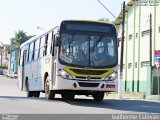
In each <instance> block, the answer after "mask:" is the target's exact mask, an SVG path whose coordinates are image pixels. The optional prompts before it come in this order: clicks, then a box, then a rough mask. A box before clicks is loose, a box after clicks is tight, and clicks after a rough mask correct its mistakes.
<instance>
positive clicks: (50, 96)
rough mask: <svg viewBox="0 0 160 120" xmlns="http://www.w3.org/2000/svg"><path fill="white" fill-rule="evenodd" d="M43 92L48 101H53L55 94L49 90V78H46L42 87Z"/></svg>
mask: <svg viewBox="0 0 160 120" xmlns="http://www.w3.org/2000/svg"><path fill="white" fill-rule="evenodd" d="M44 91H45V97H46V99H48V100H53V99H54V97H55V92H54V91H53V90H50V85H49V78H48V77H47V78H46V82H45V85H44Z"/></svg>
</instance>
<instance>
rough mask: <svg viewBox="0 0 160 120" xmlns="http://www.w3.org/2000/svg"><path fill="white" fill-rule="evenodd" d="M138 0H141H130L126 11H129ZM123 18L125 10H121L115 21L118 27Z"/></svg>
mask: <svg viewBox="0 0 160 120" xmlns="http://www.w3.org/2000/svg"><path fill="white" fill-rule="evenodd" d="M136 1H139V0H130V1H129V2H128V3H127V4H126V5H125V12H127V11H128V10H129V9H131V8H132V6H133V5H134V3H135V2H136ZM122 18H123V10H122V11H121V12H120V14H119V15H118V17H117V18H116V20H115V22H114V23H115V26H116V28H117V27H118V26H119V25H120V24H121V22H122Z"/></svg>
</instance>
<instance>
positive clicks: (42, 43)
mask: <svg viewBox="0 0 160 120" xmlns="http://www.w3.org/2000/svg"><path fill="white" fill-rule="evenodd" d="M44 43H45V37H44V36H43V37H42V38H41V44H40V51H39V58H42V57H43V50H44Z"/></svg>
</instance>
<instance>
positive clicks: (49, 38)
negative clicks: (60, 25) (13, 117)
mask: <svg viewBox="0 0 160 120" xmlns="http://www.w3.org/2000/svg"><path fill="white" fill-rule="evenodd" d="M51 44H52V32H50V33H49V34H48V46H47V55H49V54H50V53H51V52H50V51H51Z"/></svg>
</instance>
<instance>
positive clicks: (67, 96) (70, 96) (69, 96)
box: [61, 91, 75, 101]
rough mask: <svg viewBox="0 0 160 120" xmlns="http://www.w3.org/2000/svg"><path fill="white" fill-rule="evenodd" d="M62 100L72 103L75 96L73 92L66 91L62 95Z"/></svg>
mask: <svg viewBox="0 0 160 120" xmlns="http://www.w3.org/2000/svg"><path fill="white" fill-rule="evenodd" d="M61 96H62V99H63V100H65V101H71V100H74V97H75V94H74V93H73V92H69V91H64V92H63V93H62V94H61Z"/></svg>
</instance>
